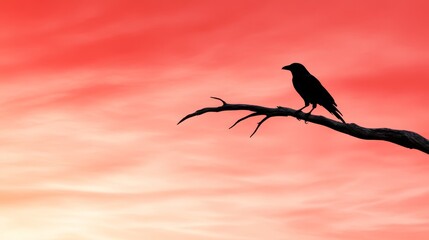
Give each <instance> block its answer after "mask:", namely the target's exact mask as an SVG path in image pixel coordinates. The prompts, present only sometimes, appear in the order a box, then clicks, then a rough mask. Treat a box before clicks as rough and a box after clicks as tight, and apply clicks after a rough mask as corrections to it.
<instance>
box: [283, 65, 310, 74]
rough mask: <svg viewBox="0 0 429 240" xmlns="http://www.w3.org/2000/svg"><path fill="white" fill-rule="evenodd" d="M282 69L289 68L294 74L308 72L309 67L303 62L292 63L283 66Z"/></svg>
mask: <svg viewBox="0 0 429 240" xmlns="http://www.w3.org/2000/svg"><path fill="white" fill-rule="evenodd" d="M282 69H283V70H289V71H291V72H292V74H295V73H297V74H300V73H308V71H307V69H306V68H305V67H304V65H302V64H301V63H292V64H291V65H287V66H284V67H282Z"/></svg>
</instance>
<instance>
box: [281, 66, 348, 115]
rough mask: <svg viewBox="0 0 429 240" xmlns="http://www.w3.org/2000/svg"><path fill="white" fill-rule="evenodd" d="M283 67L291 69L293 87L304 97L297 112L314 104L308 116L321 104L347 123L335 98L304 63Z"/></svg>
mask: <svg viewBox="0 0 429 240" xmlns="http://www.w3.org/2000/svg"><path fill="white" fill-rule="evenodd" d="M282 69H284V70H289V71H291V73H292V83H293V87H294V88H295V90H296V91H297V92H298V93H299V95H300V96H301V97H302V99H304V103H305V105H304V107H302V108H300V109H299V110H298V111H297V112H299V111H301V110H302V109H304V108H306V107H308V106H309V105H310V104H312V107H313V108H312V109H311V110H310V112H308V113H307V117H308V116H309V115H310V114H311V112H312V111H313V110H314V109H315V108H316V107H317V104H319V105H320V106H322V107H324V108H326V110H328V111H329V112H330V113H332V114H333V115H335V117H337V118H338V119H340V120H341V122H343V123H346V122H345V121H344V119H343V118H342V117H341V116H342V115H343V114H341V112H340V110H338V108H337V104H336V103H335V101H334V98H333V97H332V96H331V94H329V92H328V91H327V90H326V89H325V88H324V87H323V86H322V84H321V83H320V82H319V80H317V78H315V77H314V76H313V75H311V74H310V72H308V70H307V69H306V68H305V67H304V65H302V64H300V63H292V64H291V65H287V66H284V67H283V68H282Z"/></svg>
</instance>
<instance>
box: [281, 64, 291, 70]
mask: <svg viewBox="0 0 429 240" xmlns="http://www.w3.org/2000/svg"><path fill="white" fill-rule="evenodd" d="M282 69H283V70H290V69H289V65H287V66H284V67H282Z"/></svg>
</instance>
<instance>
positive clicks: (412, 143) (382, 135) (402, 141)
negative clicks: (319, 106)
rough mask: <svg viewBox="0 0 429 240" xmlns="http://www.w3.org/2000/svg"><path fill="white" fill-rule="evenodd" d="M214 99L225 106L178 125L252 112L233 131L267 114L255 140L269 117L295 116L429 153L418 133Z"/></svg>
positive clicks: (285, 109)
mask: <svg viewBox="0 0 429 240" xmlns="http://www.w3.org/2000/svg"><path fill="white" fill-rule="evenodd" d="M212 98H213V99H216V100H219V101H221V102H222V106H220V107H207V108H202V109H199V110H197V111H195V112H194V113H191V114H188V115H186V116H185V117H184V118H182V119H181V120H180V121H179V123H178V124H180V123H182V122H183V121H185V120H187V119H189V118H191V117H195V116H199V115H202V114H204V113H208V112H223V111H239V110H246V111H251V112H253V113H251V114H249V115H247V116H245V117H243V118H240V119H239V120H237V121H236V122H235V123H234V124H233V125H232V126H231V127H230V128H233V127H234V126H235V125H237V124H238V123H239V122H241V121H243V120H246V119H247V118H250V117H254V116H259V115H265V116H266V117H265V118H264V119H262V120H261V121H260V122H259V123H258V125H257V127H256V129H255V131H254V132H253V133H252V135H251V137H252V136H253V135H254V134H255V133H256V131H257V130H258V129H259V127H260V126H261V125H262V123H264V122H265V121H266V120H267V119H268V118H270V117H275V116H282V117H289V116H291V117H294V118H297V119H298V120H300V119H306V120H307V122H311V123H315V124H318V125H322V126H325V127H328V128H331V129H333V130H335V131H338V132H342V133H345V134H348V135H350V136H353V137H356V138H360V139H365V140H381V141H387V142H391V143H394V144H397V145H400V146H403V147H406V148H411V149H417V150H420V151H422V152H424V153H427V154H429V141H428V139H426V138H424V137H423V136H421V135H419V134H417V133H415V132H411V131H407V130H396V129H390V128H365V127H361V126H359V125H357V124H355V123H347V124H344V123H342V122H338V121H335V120H332V119H329V118H326V117H323V116H317V115H309V116H308V118H307V116H306V114H305V113H303V112H298V113H296V110H295V109H292V108H287V107H277V108H269V107H262V106H258V105H250V104H229V103H226V102H225V101H224V100H222V99H220V98H217V97H212Z"/></svg>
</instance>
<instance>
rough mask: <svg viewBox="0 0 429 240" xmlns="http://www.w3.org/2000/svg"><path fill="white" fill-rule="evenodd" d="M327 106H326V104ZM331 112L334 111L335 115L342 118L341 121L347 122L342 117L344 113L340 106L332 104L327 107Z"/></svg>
mask: <svg viewBox="0 0 429 240" xmlns="http://www.w3.org/2000/svg"><path fill="white" fill-rule="evenodd" d="M324 107H325V106H324ZM325 108H326V109H327V110H328V111H329V112H330V113H332V114H333V115H334V116H335V117H337V118H338V119H340V120H341V122H343V123H346V121H344V119H343V118H342V117H341V116H342V115H343V114H342V113H341V112H340V110H338V108H337V107H336V106H335V105H333V104H332V105H330V106H328V107H325Z"/></svg>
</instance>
